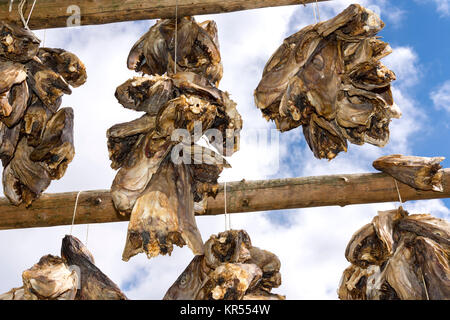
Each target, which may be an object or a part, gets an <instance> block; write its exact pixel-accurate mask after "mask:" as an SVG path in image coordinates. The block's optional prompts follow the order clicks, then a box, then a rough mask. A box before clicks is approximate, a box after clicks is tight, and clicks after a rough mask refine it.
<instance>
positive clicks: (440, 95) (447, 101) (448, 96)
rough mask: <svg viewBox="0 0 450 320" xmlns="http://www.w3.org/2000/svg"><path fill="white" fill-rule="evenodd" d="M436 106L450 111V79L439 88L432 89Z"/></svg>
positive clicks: (431, 95) (432, 96) (432, 97)
mask: <svg viewBox="0 0 450 320" xmlns="http://www.w3.org/2000/svg"><path fill="white" fill-rule="evenodd" d="M430 98H431V100H433V103H434V106H435V107H436V108H437V109H444V110H446V111H447V112H450V80H448V81H446V82H444V83H443V84H442V85H441V86H439V88H437V89H436V90H434V91H432V92H431V94H430Z"/></svg>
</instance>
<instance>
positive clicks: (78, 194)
mask: <svg viewBox="0 0 450 320" xmlns="http://www.w3.org/2000/svg"><path fill="white" fill-rule="evenodd" d="M81 192H82V191H78V193H77V198H76V199H75V206H74V208H73V216H72V225H71V226H70V235H72V230H73V224H74V223H75V214H76V213H77V206H78V198H79V197H80V193H81Z"/></svg>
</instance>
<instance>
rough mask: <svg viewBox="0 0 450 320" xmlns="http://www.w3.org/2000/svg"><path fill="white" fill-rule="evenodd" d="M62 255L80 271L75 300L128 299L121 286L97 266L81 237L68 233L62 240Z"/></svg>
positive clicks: (65, 260)
mask: <svg viewBox="0 0 450 320" xmlns="http://www.w3.org/2000/svg"><path fill="white" fill-rule="evenodd" d="M61 257H62V259H63V260H64V262H65V263H66V264H67V265H70V266H74V267H76V268H77V269H76V270H78V271H79V273H80V274H79V275H80V278H81V279H80V288H79V290H78V291H77V294H76V296H75V300H126V299H127V297H126V296H125V294H124V293H123V292H122V291H121V290H120V289H119V287H118V286H117V285H116V284H115V283H114V282H113V281H111V279H109V278H108V277H107V276H106V275H105V274H104V273H103V272H102V271H101V270H100V269H99V268H97V267H96V266H95V264H94V258H93V256H92V254H91V253H90V252H89V250H88V249H87V248H86V246H85V245H84V244H83V243H82V242H81V241H80V240H79V239H77V238H75V237H73V236H69V235H66V236H65V237H64V238H63V240H62V245H61Z"/></svg>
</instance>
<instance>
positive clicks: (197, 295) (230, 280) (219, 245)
mask: <svg viewBox="0 0 450 320" xmlns="http://www.w3.org/2000/svg"><path fill="white" fill-rule="evenodd" d="M280 267H281V264H280V260H279V259H278V257H277V256H276V255H274V254H273V253H271V252H269V251H266V250H261V249H259V248H257V247H254V246H252V243H251V241H250V237H249V236H248V234H247V232H245V231H244V230H230V231H225V232H222V233H219V234H218V235H217V236H216V235H213V236H211V238H210V239H209V240H208V241H207V242H206V243H205V249H204V254H203V255H197V256H195V257H194V259H193V260H192V261H191V263H190V264H189V266H188V267H187V268H186V269H185V270H184V272H183V273H182V274H181V275H180V276H179V277H178V279H177V280H176V281H175V283H174V284H173V285H172V286H171V287H170V288H169V290H168V291H167V293H166V294H165V296H164V299H165V300H284V299H285V297H284V296H280V295H278V294H274V293H271V290H272V288H277V287H279V286H280V285H281V274H280Z"/></svg>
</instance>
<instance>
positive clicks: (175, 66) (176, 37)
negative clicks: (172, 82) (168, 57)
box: [173, 0, 178, 74]
mask: <svg viewBox="0 0 450 320" xmlns="http://www.w3.org/2000/svg"><path fill="white" fill-rule="evenodd" d="M177 47H178V0H176V2H175V64H174V67H173V69H174V74H176V73H177Z"/></svg>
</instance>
